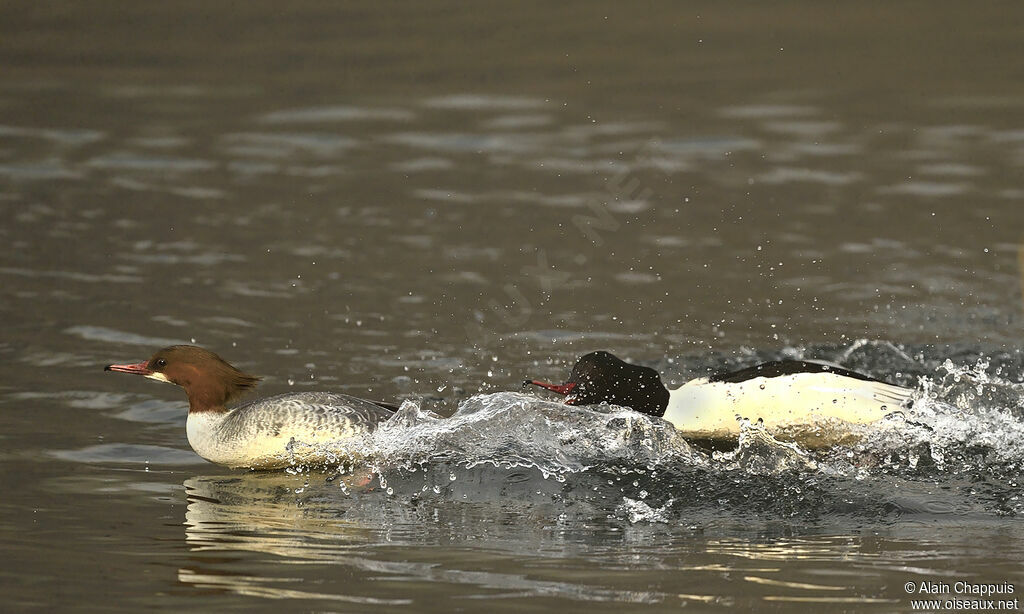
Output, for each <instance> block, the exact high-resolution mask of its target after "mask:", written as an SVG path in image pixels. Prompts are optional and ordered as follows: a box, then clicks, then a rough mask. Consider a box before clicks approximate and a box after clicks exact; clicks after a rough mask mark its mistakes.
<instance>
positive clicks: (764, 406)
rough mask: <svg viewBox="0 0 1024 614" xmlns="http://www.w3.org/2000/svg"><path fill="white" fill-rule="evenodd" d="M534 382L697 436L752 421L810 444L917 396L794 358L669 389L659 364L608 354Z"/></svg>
mask: <svg viewBox="0 0 1024 614" xmlns="http://www.w3.org/2000/svg"><path fill="white" fill-rule="evenodd" d="M530 383H533V384H536V385H538V386H541V387H543V388H546V389H548V390H552V391H554V392H557V393H559V394H563V395H565V402H566V403H568V404H570V405H585V404H591V403H601V402H607V403H611V404H614V405H621V406H624V407H630V408H632V409H634V410H636V411H638V412H641V413H644V414H648V415H651V416H656V417H660V418H664V419H665V420H666V421H668V422H670V423H671V424H672V425H673V426H675V427H676V428H677V429H678V430H679V431H681V432H682V433H683V434H684V435H686V436H687V437H690V438H693V439H702V440H735V439H736V438H737V437H738V436H739V434H740V428H741V422H742V420H744V419H746V420H749V421H751V422H760V423H762V424H763V425H764V427H765V428H766V429H767V430H768V432H769V433H771V434H772V435H773V436H775V437H777V438H780V439H787V440H794V441H797V442H799V443H800V444H801V445H805V446H807V447H822V446H827V445H832V444H835V443H841V442H845V441H849V440H851V439H855V438H856V437H857V436H858V434H857V433H856V432H855V431H856V429H855V428H854V426H855V425H864V424H870V423H872V422H875V421H877V420H880V419H882V418H884V417H885V416H886V415H888V414H889V413H890V412H892V411H894V410H899V409H902V408H904V407H906V406H907V405H909V403H910V402H911V401H912V397H913V391H911V390H909V389H907V388H903V387H900V386H895V385H893V384H888V383H886V382H882V381H879V380H876V379H874V378H871V377H868V376H866V375H862V374H860V373H856V372H854V371H849V370H847V369H844V368H842V367H837V366H834V365H828V364H823V363H816V362H805V361H793V360H785V361H775V362H768V363H764V364H761V365H757V366H755V367H750V368H747V369H743V370H740V371H735V372H732V373H726V374H723V375H719V376H714V377H710V378H708V377H702V378H697V379H694V380H691V381H689V382H687V383H686V384H684V385H682V386H680V387H679V388H677V389H675V390H673V391H671V392H670V391H669V390H668V389H667V388H665V386H664V384H662V382H661V377H660V376H659V375H658V372H657V371H655V370H654V369H650V368H648V367H641V366H639V365H633V364H630V363H627V362H624V361H622V360H620V359H619V358H617V357H615V356H614V355H612V354H610V353H608V352H592V353H590V354H587V355H585V356H583V357H582V358H580V360H579V362H577V363H576V365H575V366H574V367H573V370H572V373H570V375H569V379H568V380H567V382H566V383H565V384H561V385H554V384H547V383H544V382H537V381H532V382H530Z"/></svg>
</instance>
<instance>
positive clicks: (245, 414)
mask: <svg viewBox="0 0 1024 614" xmlns="http://www.w3.org/2000/svg"><path fill="white" fill-rule="evenodd" d="M104 370H105V371H115V372H117V373H131V374H133V375H141V376H143V377H147V378H149V379H152V380H156V381H158V382H167V383H170V384H177V385H178V386H181V387H182V388H184V389H185V394H186V395H187V396H188V420H187V421H186V423H185V424H186V425H185V431H186V433H187V435H188V443H189V445H191V446H192V449H193V450H195V452H196V454H198V455H199V456H201V457H203V458H205V459H206V460H208V461H210V462H212V463H217V464H218V465H226V466H228V467H247V468H251V469H280V468H283V467H288V466H294V465H317V464H327V463H333V462H338V461H339V460H345V459H346V458H349V457H351V455H352V451H353V450H355V449H357V447H358V444H359V443H360V442H361V440H362V438H363V437H364V436H365V435H367V434H369V433H371V432H372V431H373V430H374V429H375V428H376V427H377V426H378V425H379V424H380V423H382V422H384V421H385V420H387V419H388V418H390V417H391V416H392V415H393V413H394V410H395V407H394V406H393V405H389V404H387V403H380V402H376V401H367V400H365V399H360V398H356V397H352V396H348V395H345V394H334V393H328V392H299V393H292V394H281V395H277V396H273V397H267V398H265V399H259V400H257V401H252V402H250V403H247V404H245V405H240V406H238V407H234V408H229V407H228V405H229V404H230V403H231V402H232V401H235V400H236V399H238V397H240V396H242V395H243V394H244V393H246V392H247V391H249V390H251V389H252V388H255V387H256V384H257V383H258V382H259V378H258V377H255V376H252V375H249V374H247V373H243V372H242V371H239V370H238V369H236V368H235V367H233V366H231V365H230V364H228V363H227V362H226V361H225V360H224V359H222V358H221V357H220V356H218V355H216V354H214V353H213V352H210V351H208V350H204V349H203V348H200V347H196V346H192V345H172V346H170V347H166V348H164V349H162V350H160V351H158V352H157V353H156V354H153V357H152V358H150V359H149V360H147V361H145V362H140V363H136V364H123V365H107V366H106V367H105V368H104Z"/></svg>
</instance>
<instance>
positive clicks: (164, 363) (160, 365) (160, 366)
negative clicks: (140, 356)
mask: <svg viewBox="0 0 1024 614" xmlns="http://www.w3.org/2000/svg"><path fill="white" fill-rule="evenodd" d="M166 366H167V361H166V360H164V359H163V358H160V359H158V360H157V361H156V368H157V369H163V368H164V367H166Z"/></svg>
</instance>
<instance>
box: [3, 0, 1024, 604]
mask: <svg viewBox="0 0 1024 614" xmlns="http://www.w3.org/2000/svg"><path fill="white" fill-rule="evenodd" d="M1022 25H1024V9H1022V8H1021V6H1020V5H1018V4H1015V3H987V4H974V3H953V2H908V3H899V4H895V5H894V4H890V3H851V4H848V5H840V6H837V5H833V4H822V3H818V2H795V3H788V4H786V5H771V4H748V5H734V6H725V5H722V4H720V3H686V4H680V3H662V2H652V3H643V4H630V3H607V4H604V3H568V4H561V5H550V4H547V3H539V2H538V3H517V4H515V5H510V6H499V5H491V4H487V5H484V4H471V5H463V4H459V3H439V2H435V3H423V4H420V3H407V2H392V3H380V4H373V5H357V4H340V3H333V2H324V3H318V2H303V3H279V2H246V3H201V2H195V3H190V2H174V3H159V4H158V3H130V2H124V3H13V4H5V5H4V6H3V7H0V66H2V71H0V211H2V218H0V219H2V222H0V239H2V241H3V243H4V245H5V249H4V250H2V251H0V284H2V294H0V316H2V318H3V323H4V325H3V334H2V335H0V442H2V449H0V463H2V465H0V466H2V476H3V477H2V480H3V492H4V495H3V497H2V498H0V532H2V543H3V546H2V548H3V561H2V562H0V585H2V587H3V590H2V596H0V603H2V604H4V607H3V609H5V610H23V609H31V608H40V609H81V610H103V611H110V610H124V611H140V610H142V609H149V608H173V609H184V608H187V609H190V610H197V611H203V610H218V611H225V610H245V611H264V610H265V611H281V610H282V609H284V610H290V609H299V610H317V611H321V610H331V611H369V610H376V611H399V610H402V611H446V612H447V611H452V610H478V609H488V610H491V611H498V610H509V611H513V610H514V611H517V612H519V611H531V610H532V611H543V610H547V609H553V608H567V607H568V608H574V609H575V608H579V607H587V608H588V609H593V610H595V611H596V610H607V611H621V610H622V608H623V606H624V604H625V605H628V606H629V607H631V608H637V609H639V608H642V607H647V608H650V609H661V610H665V611H669V610H673V611H674V610H676V609H679V608H680V607H682V606H684V605H686V606H689V607H688V609H690V610H697V611H702V610H727V609H729V608H741V609H748V610H756V611H766V610H771V609H775V608H777V609H791V608H797V609H799V608H807V609H808V611H817V609H818V608H820V607H822V603H827V604H831V605H830V606H829V607H832V608H835V607H836V606H837V605H838V606H841V607H845V608H850V609H856V610H862V609H863V610H870V609H875V610H877V611H895V610H909V608H910V602H909V597H908V596H907V595H906V593H905V592H904V590H903V584H904V583H905V582H907V581H920V580H922V579H928V580H936V581H945V582H954V581H956V580H958V579H963V580H969V581H986V582H1016V583H1017V587H1018V589H1019V590H1020V591H1024V577H1022V574H1021V571H1020V569H1021V566H1020V562H1021V555H1022V552H1024V540H1022V538H1021V525H1020V522H1019V520H1018V519H1017V516H1016V514H1017V512H1019V511H1020V510H1019V503H1017V502H1016V499H1014V498H1013V497H1015V493H1016V491H1017V489H1018V487H1017V484H1016V482H1015V481H1014V478H1013V476H1014V475H1015V474H1014V471H1016V469H1017V468H1019V465H1020V460H1021V459H1022V458H1024V455H1017V456H1014V452H1013V450H1008V451H1007V450H1006V449H1005V448H1006V447H1009V446H1012V445H1013V443H1012V442H1011V441H1010V439H1009V438H1005V437H1004V438H1000V437H996V440H997V442H996V443H995V444H994V446H995V447H996V448H997V449H1002V450H1003V451H1007V454H1006V456H1008V457H1010V458H1011V462H1010V465H1009V466H1008V467H1002V466H1000V468H999V469H998V471H996V470H991V471H990V470H989V469H990V467H988V466H987V465H986V466H983V468H982V469H981V470H980V471H981V473H982V474H984V476H991V475H995V476H996V477H995V478H992V479H993V480H995V481H996V482H998V484H999V486H998V487H993V488H994V489H995V490H994V492H996V495H991V496H987V495H985V494H984V493H981V494H979V495H978V496H979V497H980V498H981V499H982V500H981V501H980V502H978V503H977V505H976V507H975V506H972V505H970V504H968V501H969V500H970V497H971V496H972V495H971V492H972V488H973V486H972V483H974V482H976V481H977V480H979V477H978V475H976V474H970V475H966V476H961V475H956V473H955V472H945V473H941V474H939V475H937V476H932V477H931V478H929V479H928V480H925V481H924V482H920V481H917V482H913V481H912V485H913V487H914V488H921V489H923V490H922V491H921V492H918V493H915V494H913V495H911V496H910V499H908V500H912V501H914V502H916V503H913V504H911V503H907V501H908V500H902V499H898V498H896V495H894V494H893V491H892V486H891V484H890V483H889V482H886V481H885V478H884V476H885V475H886V472H884V471H878V472H875V473H871V474H870V476H869V478H868V479H867V480H866V481H865V482H864V484H865V485H864V492H861V493H856V494H855V495H854V494H851V495H850V497H852V498H854V499H857V501H859V502H855V503H852V504H851V506H852V508H853V510H854V511H853V513H851V514H850V515H849V516H847V515H844V514H842V513H840V512H839V511H837V509H838V508H837V507H836V505H835V502H836V501H837V500H839V499H842V498H843V497H844V496H846V494H845V493H846V492H847V491H846V490H844V489H845V488H848V487H850V486H849V485H846V486H843V487H842V488H838V489H837V488H832V487H824V493H825V495H823V497H824V500H827V501H830V502H831V503H829V506H831V507H828V506H826V507H828V510H827V511H826V513H825V514H824V516H823V517H822V516H816V515H815V511H816V505H817V504H816V503H814V502H813V501H811V502H807V501H801V500H800V497H799V496H798V495H793V494H792V493H788V494H787V495H786V496H792V497H793V498H786V496H784V497H783V502H784V503H786V504H787V505H790V507H785V506H782V507H779V506H774V505H773V504H772V503H771V502H772V496H771V495H770V493H768V492H767V491H762V490H759V487H758V485H757V484H756V483H752V482H750V479H748V478H744V480H741V482H742V483H741V484H740V483H738V485H737V486H736V488H737V489H738V490H737V492H740V493H741V494H742V493H744V492H748V493H749V497H750V498H751V499H753V500H755V504H752V505H751V506H750V507H749V509H744V503H743V501H742V498H743V497H738V498H737V499H730V496H731V494H729V493H724V494H723V492H721V484H718V483H716V484H717V486H716V487H715V488H717V489H719V490H718V491H716V492H719V494H720V495H721V500H711V499H707V500H705V497H707V496H708V495H707V491H698V496H695V498H694V500H690V501H688V502H687V506H686V507H685V509H684V510H682V511H680V510H679V509H677V508H671V507H670V508H666V509H668V511H667V512H666V513H665V514H664V516H663V517H658V516H657V514H654V515H653V516H652V515H651V514H650V513H646V512H645V513H641V514H640V515H639V517H638V518H632V519H631V518H630V514H629V513H628V510H626V511H625V512H623V511H622V507H621V505H619V503H621V502H616V501H610V502H609V501H608V499H609V497H612V495H610V494H609V493H606V492H603V491H601V492H600V496H599V497H598V498H599V499H601V501H597V500H595V499H594V498H592V497H589V498H588V496H586V495H584V494H581V493H586V492H588V490H587V489H590V491H589V492H598V491H599V490H600V489H599V487H600V486H603V485H604V481H606V480H605V477H606V476H594V475H590V474H588V475H584V476H575V477H570V478H569V485H568V486H565V485H564V484H563V483H561V482H557V481H552V480H545V479H543V478H541V477H539V476H538V475H535V473H531V472H530V471H525V470H524V472H523V473H518V472H517V471H515V470H511V469H510V470H504V469H495V470H494V473H487V472H484V473H480V472H479V471H477V470H475V469H472V468H468V467H456V468H454V469H453V470H452V471H453V472H452V475H453V476H455V477H456V478H457V479H456V480H455V481H454V483H457V484H459V485H460V486H459V488H455V487H453V486H451V485H450V484H447V483H445V482H444V481H445V480H446V479H448V469H445V470H444V471H439V472H438V473H437V474H436V475H435V474H425V477H424V480H430V479H433V478H438V482H440V483H441V485H442V486H444V488H445V490H444V491H443V492H442V493H441V494H440V495H439V496H438V497H436V498H434V499H431V500H430V501H428V502H426V503H424V502H423V501H421V500H419V499H416V498H415V497H412V495H410V494H408V493H407V492H405V493H403V492H402V489H401V488H398V492H395V493H392V494H391V495H388V494H387V493H386V492H385V491H384V489H383V488H377V489H376V490H374V491H372V492H369V493H362V494H359V493H354V494H346V492H343V491H342V490H341V489H340V488H339V487H338V484H337V481H333V482H326V481H325V480H326V477H327V476H325V475H323V474H316V473H314V474H309V475H297V476H296V475H288V474H277V475H259V474H246V473H242V472H230V471H227V470H221V469H219V468H217V467H214V466H212V465H208V464H205V463H203V462H202V461H201V460H200V459H198V458H197V457H196V456H194V454H193V453H192V452H191V450H190V449H189V448H188V445H187V442H186V441H185V434H184V428H183V422H184V417H185V416H184V404H183V397H182V395H181V394H180V391H177V390H173V389H171V388H169V387H159V386H156V385H155V384H154V385H148V384H147V383H144V382H139V381H134V380H130V379H126V378H120V377H115V376H112V375H110V374H104V373H102V372H101V370H100V369H101V367H102V365H104V364H106V363H109V362H114V361H127V360H141V359H143V358H145V357H147V356H148V355H149V354H150V353H151V352H152V351H153V350H155V349H157V348H158V347H160V346H162V345H166V344H169V343H173V342H195V343H198V344H200V345H203V346H206V347H209V348H211V349H214V350H216V351H218V352H219V353H221V354H222V355H224V356H225V357H226V358H228V359H229V360H231V361H233V362H235V363H237V364H239V365H240V366H242V367H243V368H245V369H247V370H250V371H252V372H255V373H259V374H261V375H265V376H267V378H266V380H265V382H264V384H263V387H262V392H263V393H264V394H271V393H277V392H284V391H288V390H314V389H329V390H335V391H341V392H347V393H351V394H356V395H360V396H371V397H375V398H396V397H397V398H416V399H419V398H424V399H425V401H424V402H425V404H426V405H427V406H429V407H432V408H434V409H435V410H437V411H439V412H441V413H443V414H450V413H452V412H453V411H454V410H455V406H456V404H457V402H458V401H460V400H463V399H465V398H467V397H469V396H470V395H473V394H476V393H478V392H494V391H500V390H516V389H517V388H518V385H519V383H520V382H521V380H522V379H523V378H524V377H527V376H535V377H546V378H552V379H557V378H559V377H561V376H562V375H563V374H564V373H565V372H566V370H567V368H568V366H569V365H571V362H572V360H573V359H574V358H575V357H576V356H577V355H579V354H580V353H583V352H585V351H589V350H593V349H598V348H605V349H610V350H613V351H616V352H617V353H620V354H622V355H625V356H630V357H632V358H634V359H637V360H641V361H646V362H648V363H649V364H654V365H657V366H659V368H661V369H662V370H663V371H664V372H665V373H666V375H667V377H668V379H670V380H671V381H672V382H673V383H678V382H680V381H682V380H684V379H685V378H686V377H688V376H690V375H693V374H694V373H698V372H700V371H702V370H704V369H707V368H714V367H716V366H721V365H722V364H726V363H729V364H732V363H736V364H739V363H744V361H752V360H755V359H757V358H759V357H768V356H771V355H774V354H775V353H779V352H783V353H786V352H789V353H802V352H804V351H805V350H806V349H807V348H825V349H824V350H823V351H826V353H828V352H831V353H832V355H833V357H834V356H846V358H848V359H851V360H855V359H856V358H857V356H861V364H856V365H855V366H858V367H860V368H864V369H866V370H869V371H872V372H873V373H875V374H877V375H886V376H889V377H893V378H896V379H901V381H904V383H908V384H911V385H913V384H914V383H915V381H916V377H917V376H918V375H923V376H926V377H929V378H932V379H939V378H940V376H941V373H939V372H937V371H936V369H937V367H936V365H938V364H939V363H941V362H942V361H943V360H944V359H945V358H951V359H952V360H954V363H955V364H954V366H955V367H957V368H959V367H962V366H969V365H973V361H974V360H976V359H977V358H978V357H979V356H983V355H984V356H989V357H993V361H994V364H993V369H994V368H995V364H998V365H1000V366H1004V367H1005V369H1004V370H1003V371H1002V372H1000V374H999V376H998V382H997V384H996V385H995V386H994V390H995V392H996V393H999V394H1002V395H1004V396H1005V398H1006V399H1010V400H1011V401H1010V402H1009V404H1008V405H1007V404H1006V403H1004V405H1003V406H1002V407H1003V408H1004V409H1006V408H1007V407H1009V408H1010V409H1016V410H1019V409H1020V406H1019V391H1020V389H1019V384H1018V382H1019V381H1020V380H1021V375H1022V372H1021V368H1020V358H1019V356H1020V355H1019V352H1018V350H1017V348H1018V347H1019V345H1020V341H1021V336H1022V335H1021V333H1022V309H1024V308H1022V298H1021V296H1022V289H1021V279H1022V277H1021V266H1020V264H1019V263H1020V262H1024V256H1022V255H1021V254H1022V253H1024V252H1022V249H1024V248H1022V247H1021V242H1022V240H1024V226H1022V220H1024V211H1022V209H1021V203H1022V197H1024V181H1022V169H1024V62H1022V60H1021V58H1022V57H1024V55H1022V52H1024V35H1022V29H1021V28H1022ZM864 339H867V340H882V341H884V342H885V343H883V344H881V345H877V344H876V345H866V346H865V345H861V342H860V341H859V340H864ZM889 343H891V344H893V345H894V347H896V348H899V349H900V351H903V352H905V354H906V355H907V357H908V360H909V359H910V358H913V359H914V360H909V362H908V363H907V365H904V366H903V367H900V369H902V371H900V372H899V373H896V370H897V369H895V368H890V367H892V366H893V365H894V364H895V363H893V362H892V361H891V360H890V358H891V352H890V351H889V350H888V349H886V348H889V347H890V346H889V345H888V344H889ZM862 347H864V348H869V351H867V353H866V354H863V355H859V354H855V355H854V356H853V358H851V355H850V353H849V350H851V348H853V350H854V351H855V352H856V351H857V349H858V348H862ZM871 348H874V349H871ZM878 348H882V349H878ZM844 352H846V354H844ZM812 353H813V352H812ZM708 356H710V358H709V357H708ZM744 364H746V363H744ZM897 366H898V365H897ZM904 367H906V368H904ZM1014 395H1018V396H1014ZM967 405H968V406H970V407H976V405H971V404H970V403H967ZM1018 415H1019V414H1018ZM966 420H967V423H968V424H973V423H972V422H971V421H970V419H966ZM1000 446H1002V448H1000ZM1013 459H1016V460H1013ZM915 462H916V461H915ZM985 462H988V461H985ZM1013 463H1017V464H1016V465H1014V464H1013ZM747 468H749V467H747ZM663 473H664V472H663ZM427 475H429V477H427ZM744 475H747V473H744ZM691 477H692V476H688V475H687V474H685V473H684V474H682V475H680V476H679V480H681V481H682V482H687V481H688V480H690V479H691ZM718 477H721V475H719V476H718ZM803 477H804V478H806V477H807V476H806V475H803ZM901 477H904V478H905V477H907V476H901ZM933 478H934V479H933ZM417 479H418V478H417ZM766 479H767V478H766ZM985 479H988V478H987V477H986V478H985ZM777 480H778V481H777V482H775V481H772V479H767V484H768V486H767V488H768V489H769V490H771V489H772V488H777V487H781V485H783V484H787V483H788V482H786V480H785V479H783V478H777ZM414 481H415V480H414ZM399 482H400V480H399ZM754 482H756V480H754ZM520 483H525V484H526V485H527V486H525V487H521V488H520V487H517V486H515V485H516V484H520ZM687 483H688V482H687ZM926 483H927V484H930V486H927V485H926ZM424 484H425V485H426V484H427V482H424ZM435 485H436V484H435ZM463 485H464V486H463ZM405 486H406V488H407V489H413V486H411V485H409V484H406V485H405ZM904 486H906V485H904ZM653 487H656V488H658V489H661V490H663V491H665V492H663V493H662V494H664V495H665V496H664V497H662V499H660V500H659V502H660V503H665V499H667V498H671V497H673V496H675V497H676V498H677V499H678V498H679V497H681V496H683V495H682V494H681V493H676V492H675V491H673V490H672V486H671V485H670V484H668V483H667V482H666V481H665V480H664V479H656V480H655V481H654V482H653ZM517 488H519V490H517ZM562 488H565V489H567V490H565V491H560V490H558V489H562ZM616 488H619V487H618V486H616ZM625 488H626V491H622V490H616V492H617V493H618V495H619V496H622V497H628V498H630V500H640V499H643V497H640V496H639V495H638V492H639V490H636V489H643V488H644V486H643V485H641V486H636V487H635V489H633V490H630V489H629V484H628V481H627V484H626V486H625ZM851 488H852V487H851ZM546 489H552V490H551V492H548V490H546ZM743 489H748V491H744V490H743ZM928 489H931V490H928ZM186 491H187V492H188V493H190V494H191V498H190V499H189V500H188V501H187V500H186ZM569 491H572V492H569ZM925 491H926V492H925ZM644 492H647V491H646V490H644ZM701 492H703V493H704V494H699V493H701ZM952 492H955V493H957V495H956V499H955V503H952V504H951V503H949V501H948V499H947V494H948V493H952ZM537 493H544V494H543V495H542V494H537ZM552 493H554V494H552ZM656 494H657V493H656ZM819 494H820V493H819ZM948 496H953V495H948ZM858 497H860V498H858ZM986 497H987V498H986ZM612 498H613V497H612ZM872 498H877V500H879V501H883V502H887V504H891V505H889V506H888V507H886V506H884V505H882V506H880V507H878V508H877V509H876V508H875V507H873V506H872V505H870V504H868V503H865V501H868V500H872ZM997 500H998V501H997ZM722 501H724V502H722ZM901 502H902V503H903V504H904V505H902V507H901ZM964 506H966V509H965V507H964ZM657 507H658V506H657V505H652V508H657ZM616 510H618V512H616ZM723 510H724V511H723ZM794 510H795V511H794ZM642 511H643V510H642ZM826 585H827V587H826V588H821V587H822V586H826ZM814 587H818V588H814ZM837 587H838V588H837Z"/></svg>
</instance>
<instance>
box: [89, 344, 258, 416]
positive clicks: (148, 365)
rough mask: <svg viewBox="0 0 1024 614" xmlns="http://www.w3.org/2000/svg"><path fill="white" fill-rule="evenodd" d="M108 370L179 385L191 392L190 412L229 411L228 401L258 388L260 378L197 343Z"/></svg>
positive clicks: (162, 351)
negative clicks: (227, 408)
mask: <svg viewBox="0 0 1024 614" xmlns="http://www.w3.org/2000/svg"><path fill="white" fill-rule="evenodd" d="M104 370H105V371H115V372H119V373H133V374H136V375H142V376H145V377H148V378H150V379H155V380H157V381H161V382H169V383H171V384H177V385H179V386H181V387H182V388H184V389H185V394H186V395H188V403H189V411H194V412H203V411H214V412H220V411H225V408H226V406H227V404H228V403H230V402H231V401H233V400H235V399H237V398H238V397H240V396H241V395H243V394H244V393H245V392H247V391H249V390H251V389H253V388H255V387H256V384H257V383H259V381H260V378H258V377H255V376H253V375H249V374H247V373H243V372H242V371H239V370H238V369H236V368H234V367H232V366H231V365H230V364H228V362H227V361H225V360H224V359H223V358H221V357H220V356H218V355H216V354H214V353H213V352H211V351H209V350H204V349H203V348H201V347H196V346H194V345H172V346H170V347H166V348H164V349H162V350H160V351H159V352H157V353H156V354H153V356H152V358H150V359H149V360H147V361H146V362H141V363H137V364H127V365H107V366H106V367H105V368H104Z"/></svg>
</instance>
